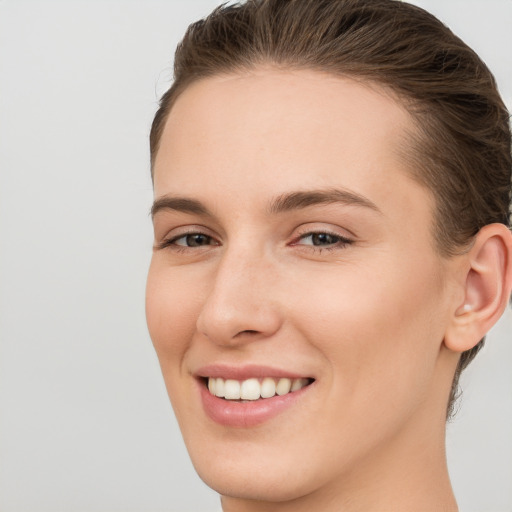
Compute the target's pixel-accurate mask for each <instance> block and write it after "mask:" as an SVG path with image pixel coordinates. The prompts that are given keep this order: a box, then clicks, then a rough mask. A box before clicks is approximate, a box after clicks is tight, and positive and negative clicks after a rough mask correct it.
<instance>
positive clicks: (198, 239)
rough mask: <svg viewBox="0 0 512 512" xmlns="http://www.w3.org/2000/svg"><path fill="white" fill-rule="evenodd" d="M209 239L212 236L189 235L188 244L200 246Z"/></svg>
mask: <svg viewBox="0 0 512 512" xmlns="http://www.w3.org/2000/svg"><path fill="white" fill-rule="evenodd" d="M209 240H210V237H209V236H206V235H201V234H197V235H187V245H188V246H189V247H199V246H201V245H206V244H207V243H208V242H209Z"/></svg>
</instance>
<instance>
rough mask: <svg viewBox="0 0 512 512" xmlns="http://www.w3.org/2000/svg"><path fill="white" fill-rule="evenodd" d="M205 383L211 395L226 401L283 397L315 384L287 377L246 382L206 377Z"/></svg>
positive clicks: (309, 380)
mask: <svg viewBox="0 0 512 512" xmlns="http://www.w3.org/2000/svg"><path fill="white" fill-rule="evenodd" d="M203 380H204V383H205V385H206V386H207V388H208V390H209V392H210V394H211V395H213V396H216V397H217V398H223V399H224V400H233V401H240V402H245V401H251V400H253V401H254V400H260V399H265V398H272V397H274V396H276V395H278V396H283V395H287V394H288V393H293V392H295V391H299V390H300V389H302V388H304V387H306V386H309V385H310V384H311V383H313V382H314V379H311V378H299V379H289V378H287V377H282V378H273V377H265V378H263V379H258V378H250V379H246V380H242V381H240V380H235V379H223V378H222V377H205V378H204V379H203Z"/></svg>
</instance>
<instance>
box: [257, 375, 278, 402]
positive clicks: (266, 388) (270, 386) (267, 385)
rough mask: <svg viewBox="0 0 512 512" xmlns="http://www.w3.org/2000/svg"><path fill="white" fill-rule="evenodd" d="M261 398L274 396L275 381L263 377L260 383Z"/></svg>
mask: <svg viewBox="0 0 512 512" xmlns="http://www.w3.org/2000/svg"><path fill="white" fill-rule="evenodd" d="M260 394H261V398H272V397H273V396H274V395H275V394H276V381H275V380H274V379H271V378H270V377H265V378H264V379H263V382H262V383H261V391H260Z"/></svg>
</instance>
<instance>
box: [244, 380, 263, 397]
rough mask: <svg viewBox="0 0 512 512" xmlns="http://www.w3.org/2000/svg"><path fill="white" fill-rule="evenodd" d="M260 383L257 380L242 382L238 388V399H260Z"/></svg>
mask: <svg viewBox="0 0 512 512" xmlns="http://www.w3.org/2000/svg"><path fill="white" fill-rule="evenodd" d="M260 388H261V386H260V383H259V382H258V379H248V380H244V381H243V382H242V384H241V386H240V398H241V399H242V400H258V398H259V397H260V390H261V389H260Z"/></svg>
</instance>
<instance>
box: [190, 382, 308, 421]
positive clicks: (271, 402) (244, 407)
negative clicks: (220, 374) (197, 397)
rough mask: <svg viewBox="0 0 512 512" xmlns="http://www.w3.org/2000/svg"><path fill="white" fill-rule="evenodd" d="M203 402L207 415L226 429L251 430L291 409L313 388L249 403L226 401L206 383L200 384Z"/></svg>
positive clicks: (304, 388) (305, 388) (306, 387)
mask: <svg viewBox="0 0 512 512" xmlns="http://www.w3.org/2000/svg"><path fill="white" fill-rule="evenodd" d="M199 385H200V389H201V400H202V402H203V407H204V410H205V412H206V414H207V415H208V416H209V417H210V419H212V420H213V421H215V422H216V423H219V424H221V425H223V426H225V427H237V428H249V427H254V426H256V425H260V424H262V423H265V422H266V421H269V420H270V419H272V418H274V417H275V416H277V415H278V414H280V413H282V412H283V411H285V410H286V409H288V408H289V407H291V406H292V405H293V404H295V402H297V400H299V399H300V398H301V397H302V396H303V394H304V393H305V392H306V391H307V390H308V389H309V388H310V387H311V384H310V385H309V386H305V387H303V388H302V389H299V390H298V391H293V392H291V393H287V394H286V395H282V396H279V395H275V396H273V397H272V398H260V399H259V400H253V401H248V402H237V401H234V400H224V399H223V398H219V397H217V396H214V395H212V394H211V393H210V391H209V390H208V388H207V387H206V386H205V385H204V382H202V381H200V382H199Z"/></svg>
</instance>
